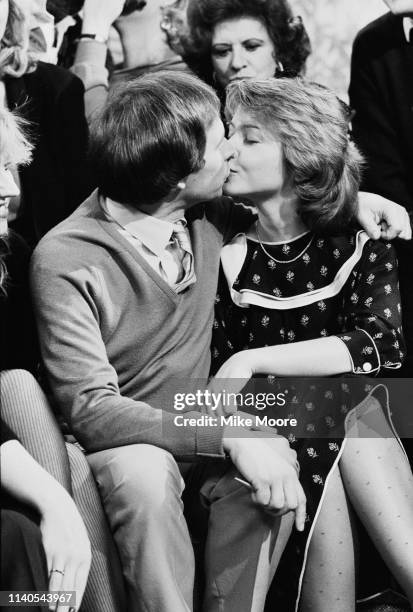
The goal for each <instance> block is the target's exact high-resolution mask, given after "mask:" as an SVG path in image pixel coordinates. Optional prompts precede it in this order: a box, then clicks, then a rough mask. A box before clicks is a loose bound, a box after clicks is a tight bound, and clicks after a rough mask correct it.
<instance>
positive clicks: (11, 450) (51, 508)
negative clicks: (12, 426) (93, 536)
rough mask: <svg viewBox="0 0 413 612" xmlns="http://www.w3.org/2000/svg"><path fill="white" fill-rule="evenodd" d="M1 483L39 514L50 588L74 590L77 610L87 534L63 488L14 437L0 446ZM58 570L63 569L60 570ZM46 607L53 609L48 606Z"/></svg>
mask: <svg viewBox="0 0 413 612" xmlns="http://www.w3.org/2000/svg"><path fill="white" fill-rule="evenodd" d="M0 451H1V485H2V487H4V489H5V490H6V491H7V492H8V493H10V494H11V495H13V496H14V497H16V498H17V499H19V500H20V501H22V502H24V503H26V504H29V505H30V506H32V507H34V508H35V509H36V510H37V511H38V512H39V515H40V517H41V523H40V529H41V532H42V540H43V547H44V550H45V553H46V559H47V566H48V571H49V573H50V572H51V570H52V569H53V570H59V572H55V571H54V572H52V573H51V574H50V582H49V589H50V590H51V591H57V590H60V591H76V606H75V609H76V610H78V609H79V607H80V603H81V600H82V597H83V593H84V590H85V587H86V582H87V577H88V574H89V568H90V562H91V552H90V544H89V538H88V535H87V532H86V528H85V526H84V524H83V521H82V518H81V516H80V514H79V512H78V510H77V508H76V505H75V503H74V501H73V499H72V498H71V497H70V495H69V494H68V493H67V491H66V490H65V489H64V488H63V487H62V486H61V485H60V484H59V483H58V482H57V480H55V479H54V478H53V477H52V476H51V475H50V474H49V473H48V472H46V470H44V469H43V468H42V467H41V466H40V465H39V464H38V463H37V462H36V461H35V460H34V459H33V457H32V456H31V455H30V454H29V453H28V452H27V451H26V450H25V449H24V447H23V446H22V445H21V444H20V442H18V441H17V440H8V441H7V442H5V443H4V444H2V445H1V447H0ZM60 572H64V573H63V574H62V573H60ZM50 609H56V608H53V607H51V608H50Z"/></svg>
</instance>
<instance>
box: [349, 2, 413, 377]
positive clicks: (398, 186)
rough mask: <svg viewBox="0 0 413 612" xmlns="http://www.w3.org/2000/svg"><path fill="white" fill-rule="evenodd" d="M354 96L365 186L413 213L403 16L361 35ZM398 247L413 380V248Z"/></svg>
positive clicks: (409, 79)
mask: <svg viewBox="0 0 413 612" xmlns="http://www.w3.org/2000/svg"><path fill="white" fill-rule="evenodd" d="M349 94H350V104H351V107H352V108H353V110H354V111H355V116H354V118H353V122H352V129H353V138H354V140H355V142H356V143H357V144H358V146H359V148H360V149H361V151H362V152H363V153H364V155H365V156H366V158H367V167H366V170H365V175H364V179H363V188H364V189H365V190H366V191H371V192H373V193H379V194H380V195H383V196H385V197H387V198H390V199H391V200H394V201H395V202H398V203H399V204H402V205H403V206H405V207H406V208H407V209H408V211H409V212H410V213H411V214H413V44H409V43H408V42H407V41H406V37H405V34H404V30H403V21H402V18H401V17H396V16H394V15H392V14H391V13H387V14H386V15H383V16H382V17H379V19H376V20H375V21H373V22H372V23H370V24H368V25H367V26H366V27H365V28H364V29H363V30H361V31H360V32H359V34H358V35H357V37H356V39H355V41H354V45H353V55H352V62H351V82H350V91H349ZM412 218H413V217H412ZM395 246H396V250H397V255H398V259H399V277H400V289H401V293H402V307H403V327H404V334H405V338H406V342H407V346H408V360H407V362H406V364H405V365H404V367H403V368H402V370H401V371H399V374H400V375H403V376H413V244H412V242H409V243H406V242H402V241H396V242H395Z"/></svg>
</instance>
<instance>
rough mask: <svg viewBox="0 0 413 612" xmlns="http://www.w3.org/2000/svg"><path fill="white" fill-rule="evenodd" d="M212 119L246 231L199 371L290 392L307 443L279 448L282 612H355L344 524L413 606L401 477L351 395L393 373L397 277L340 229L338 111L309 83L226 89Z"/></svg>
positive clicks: (374, 406)
mask: <svg viewBox="0 0 413 612" xmlns="http://www.w3.org/2000/svg"><path fill="white" fill-rule="evenodd" d="M226 112H227V117H228V119H229V122H230V123H229V139H230V143H231V144H232V147H233V149H234V151H235V154H234V157H233V158H232V160H231V162H230V176H229V178H228V181H227V183H226V186H225V191H226V193H227V194H228V195H231V196H234V197H237V199H241V200H242V201H243V202H248V203H250V204H252V205H254V206H255V208H256V210H257V213H258V217H257V219H256V221H255V222H254V223H253V224H252V225H251V227H250V228H249V230H248V231H247V232H246V233H245V234H239V235H237V236H236V237H235V238H234V239H233V240H232V241H231V243H230V244H228V245H226V246H225V247H224V249H223V251H222V255H221V272H220V281H219V286H218V296H217V301H216V320H215V324H214V333H213V345H212V356H213V372H215V374H216V377H218V378H223V379H229V378H236V379H240V380H241V379H243V380H244V382H245V380H246V379H250V378H251V377H252V376H254V375H265V376H268V377H269V381H270V383H271V386H272V388H273V389H274V391H275V393H277V391H280V390H283V389H289V391H290V392H291V393H290V397H291V396H292V400H293V401H292V404H295V407H296V414H297V419H298V420H299V421H300V425H301V427H302V428H304V431H305V432H308V435H305V436H301V437H298V436H297V438H296V437H295V436H294V435H293V433H290V436H289V440H290V443H291V445H292V447H293V448H294V449H295V450H296V451H297V455H298V459H299V462H300V468H301V472H300V481H301V483H302V485H303V488H304V491H305V494H306V496H307V513H308V514H307V520H306V526H305V530H304V532H303V533H298V532H294V533H293V534H292V536H291V538H290V540H289V542H288V544H287V548H286V550H285V551H284V554H283V558H282V559H281V562H280V564H279V567H278V569H277V580H276V584H278V585H281V587H283V588H285V590H286V591H288V592H289V597H290V599H289V602H290V603H289V605H290V606H291V607H292V608H293V609H294V605H295V607H296V609H298V606H300V610H317V612H324V611H326V612H327V611H329V610H335V611H336V612H341V611H342V612H351V610H354V609H355V568H354V538H353V532H352V527H351V520H350V515H351V512H352V511H353V510H355V511H356V513H357V514H358V516H359V517H360V519H361V521H362V522H363V524H364V525H365V527H366V528H367V531H368V533H369V534H370V536H371V537H372V539H373V541H374V543H375V545H376V546H377V548H378V550H379V552H380V554H381V555H382V557H383V558H384V560H385V561H386V563H387V565H388V566H389V568H390V570H391V571H392V572H393V574H394V576H395V577H396V578H397V580H398V581H399V583H400V584H401V585H402V587H403V588H404V590H405V592H406V595H407V597H408V598H409V601H410V604H411V605H412V604H413V555H412V554H411V548H412V547H413V478H412V474H411V471H410V467H409V465H408V461H407V460H406V457H405V454H404V451H403V448H402V447H401V445H400V443H399V441H398V438H397V436H396V434H395V433H394V429H393V426H392V423H391V420H390V417H389V415H388V414H385V412H384V411H383V409H382V407H381V405H380V403H379V402H378V401H377V399H376V398H375V397H374V395H372V394H370V395H369V396H368V397H367V398H365V397H364V396H365V393H364V395H363V391H364V383H363V384H358V385H357V381H356V380H355V379H356V378H357V376H359V375H366V374H377V373H379V372H381V373H384V375H385V372H386V370H387V371H389V370H391V369H394V368H398V367H400V365H401V361H402V358H403V352H402V350H403V340H402V336H401V315H400V303H399V302H400V300H399V294H398V285H397V262H396V259H395V255H394V251H393V248H392V246H391V245H390V244H389V243H386V242H383V241H372V240H369V238H368V236H367V234H366V233H365V232H364V231H360V230H358V229H352V227H351V223H350V222H351V219H352V218H353V217H354V208H355V206H356V202H357V192H358V187H359V181H360V174H361V168H362V158H361V155H360V154H359V152H358V151H357V149H356V147H355V146H354V145H353V144H352V143H351V142H350V141H349V139H348V135H347V134H348V117H347V113H346V109H345V108H344V105H343V103H342V102H340V100H338V99H337V97H336V96H335V95H334V93H332V92H331V91H329V90H327V89H325V88H324V87H321V86H319V85H316V84H314V83H309V82H306V81H303V80H301V79H270V80H266V81H256V80H245V81H242V82H236V83H233V84H231V85H230V86H229V87H228V89H227V109H226ZM338 375H340V376H342V377H343V376H348V377H350V376H352V377H353V378H352V380H346V382H345V383H343V379H341V380H337V379H332V381H331V388H330V389H327V388H326V387H325V386H324V388H323V385H322V384H321V383H319V382H317V384H312V385H310V384H309V383H308V384H306V385H305V384H304V383H303V384H304V386H303V384H301V386H300V382H298V383H297V384H293V383H292V382H289V381H287V380H285V377H290V378H291V377H295V378H296V380H299V381H300V380H301V383H302V382H303V377H332V376H338ZM283 377H284V380H283ZM300 377H301V378H300ZM314 382H315V381H314ZM359 383H360V380H359ZM240 384H241V383H240ZM304 387H306V390H305V391H304ZM357 389H358V390H357ZM349 391H350V392H349ZM294 393H295V396H294ZM362 400H363V401H362ZM271 414H272V415H275V416H284V417H285V416H286V409H285V408H281V409H279V410H278V412H277V410H275V409H274V410H272V413H271ZM372 419H373V421H372ZM372 422H374V423H375V429H377V427H378V428H379V431H380V433H381V435H380V436H375V437H374V436H373V435H372V431H371V429H370V428H371V423H372ZM356 428H357V430H358V432H359V435H358V436H355V435H353V434H354V431H355V429H356ZM278 433H282V432H281V431H279V432H278ZM268 496H269V500H270V498H271V491H268ZM282 505H283V504H282V503H281V504H280V507H282ZM287 599H288V597H287ZM294 601H295V604H294ZM285 609H287V608H285ZM288 609H290V608H288Z"/></svg>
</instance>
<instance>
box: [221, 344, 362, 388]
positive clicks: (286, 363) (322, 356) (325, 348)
mask: <svg viewBox="0 0 413 612" xmlns="http://www.w3.org/2000/svg"><path fill="white" fill-rule="evenodd" d="M351 370H352V367H351V359H350V354H349V352H348V350H347V348H346V346H345V345H344V343H343V342H342V341H341V340H340V339H339V338H337V337H335V336H330V337H328V338H316V339H315V340H306V341H304V342H292V343H291V344H276V345H274V346H266V347H263V348H258V349H248V350H245V351H241V352H240V353H235V354H234V355H232V357H230V358H229V359H227V361H226V362H225V363H224V364H223V365H222V366H221V367H220V369H219V370H218V372H217V373H216V377H217V378H240V379H248V378H251V376H254V374H273V375H275V376H333V375H335V374H345V373H346V372H351Z"/></svg>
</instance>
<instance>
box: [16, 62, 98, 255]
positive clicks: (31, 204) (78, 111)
mask: <svg viewBox="0 0 413 612" xmlns="http://www.w3.org/2000/svg"><path fill="white" fill-rule="evenodd" d="M5 83H6V93H7V103H8V106H9V108H10V109H12V110H13V109H15V108H17V109H18V111H19V113H20V114H21V115H23V116H24V117H25V118H26V119H27V120H28V121H30V122H31V124H32V126H31V128H30V131H29V137H30V140H31V141H32V142H34V144H35V149H34V152H33V160H32V163H31V164H30V165H29V166H27V167H23V168H21V169H20V171H19V176H20V181H21V190H22V195H23V202H22V209H21V211H20V212H19V215H20V216H19V218H18V219H17V220H16V221H15V222H14V223H13V224H12V227H13V228H14V229H15V230H16V231H18V232H19V233H20V234H21V235H22V236H23V237H24V238H25V240H26V241H27V242H28V243H29V244H30V245H31V246H35V245H36V244H37V242H38V241H39V240H40V238H41V237H42V236H43V235H44V234H45V233H46V232H47V231H49V229H51V228H52V227H54V226H55V225H57V224H58V223H60V221H62V220H63V219H65V218H66V217H67V216H68V215H70V214H71V213H72V212H73V211H74V210H75V209H76V208H77V206H78V205H79V204H80V203H81V202H82V201H83V200H84V199H85V197H87V196H88V195H89V193H90V191H91V190H92V188H93V187H94V184H93V180H92V179H91V177H90V175H89V172H88V168H87V165H86V163H85V160H86V151H87V141H88V128H87V123H86V119H85V111H84V101H83V95H84V89H83V84H82V82H81V81H80V79H78V78H77V77H76V76H74V75H73V74H71V73H70V72H69V71H68V70H65V69H63V68H60V67H57V66H54V65H52V64H46V63H43V62H39V64H38V66H37V69H36V70H35V71H34V72H32V73H30V74H26V75H24V76H23V77H20V78H17V79H16V78H12V77H7V78H6V80H5Z"/></svg>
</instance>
